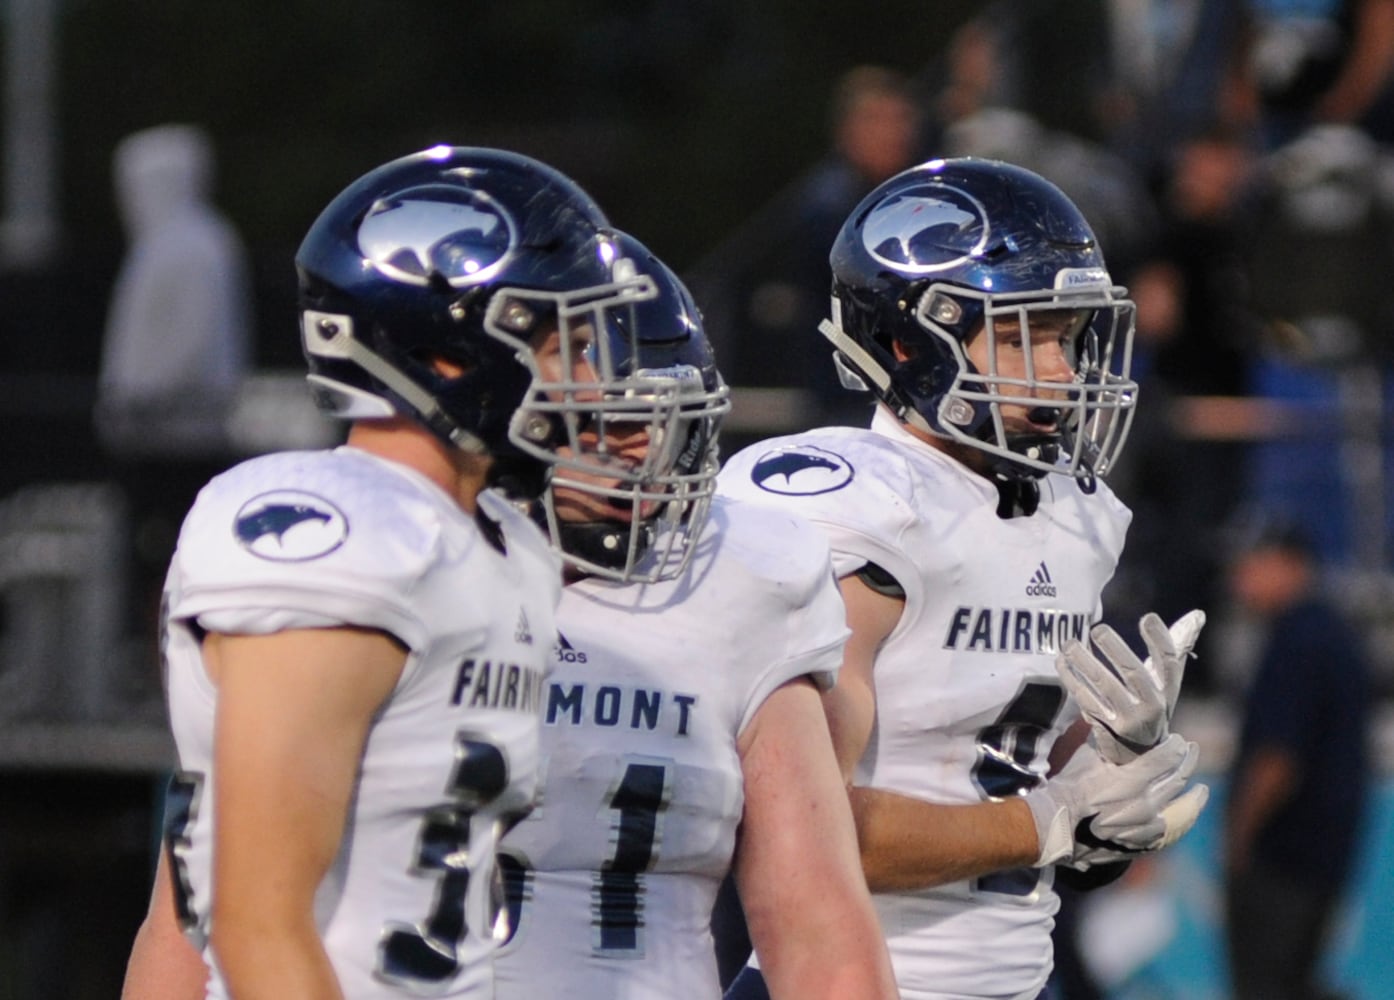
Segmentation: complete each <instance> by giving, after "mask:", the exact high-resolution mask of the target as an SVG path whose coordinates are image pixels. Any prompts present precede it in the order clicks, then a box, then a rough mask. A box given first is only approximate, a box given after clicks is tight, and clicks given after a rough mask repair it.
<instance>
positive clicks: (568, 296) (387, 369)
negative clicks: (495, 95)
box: [296, 146, 655, 499]
mask: <svg viewBox="0 0 1394 1000" xmlns="http://www.w3.org/2000/svg"><path fill="white" fill-rule="evenodd" d="M613 263H614V244H613V239H612V236H611V231H610V229H609V224H608V221H607V220H606V218H605V215H604V214H603V213H602V212H601V210H600V208H599V207H598V206H597V205H596V204H595V202H594V201H592V200H591V198H590V197H589V196H588V195H587V194H586V193H585V192H584V191H583V190H582V189H581V188H580V187H579V186H577V185H576V184H575V183H574V182H573V181H571V180H570V179H569V178H567V177H566V176H565V175H563V174H561V173H560V172H558V171H557V170H554V169H553V168H551V167H549V166H547V165H546V164H543V163H540V162H538V161H536V160H533V159H530V158H529V157H526V156H522V155H519V154H516V153H511V152H506V151H502V150H494V149H482V148H471V147H451V146H439V147H435V148H432V149H429V150H425V151H423V152H420V153H416V154H413V155H411V156H406V157H403V158H401V159H398V160H394V161H392V162H390V163H387V164H385V165H383V166H381V167H378V168H377V169H375V170H373V171H370V172H369V173H368V174H366V175H364V176H363V177H361V178H360V179H359V180H357V181H355V182H354V183H353V184H351V185H349V186H348V187H347V188H346V189H345V190H344V191H343V192H342V193H341V194H339V195H338V197H336V198H335V199H334V200H333V201H332V202H330V204H329V205H328V207H326V208H325V209H324V211H323V212H322V213H320V216H319V218H318V219H317V220H316V221H315V223H314V224H313V225H312V226H311V227H310V230H309V232H308V233H307V235H306V236H305V239H304V241H303V242H302V243H301V245H300V249H299V251H298V252H297V254H296V268H297V271H298V274H299V291H300V295H299V298H300V314H301V338H302V346H303V348H304V352H305V357H306V360H307V362H308V365H309V381H310V383H311V386H312V388H313V391H314V393H315V397H316V401H317V403H318V404H319V405H320V408H321V409H323V410H325V411H326V412H328V413H330V414H332V415H334V416H337V417H342V418H346V419H362V418H374V417H387V416H392V415H393V414H403V415H406V416H409V417H412V418H414V419H416V420H418V421H420V422H421V423H422V424H424V425H425V426H426V427H428V428H430V429H431V430H432V431H433V432H434V433H435V434H436V435H437V436H439V437H440V438H442V439H443V440H445V441H447V442H449V443H450V444H452V445H454V446H456V447H459V448H461V449H463V450H465V451H468V452H472V453H478V454H489V455H492V456H493V457H494V464H493V467H492V468H491V473H490V475H491V479H490V482H491V485H495V486H499V487H501V488H503V489H505V490H506V491H507V492H510V493H512V494H514V495H515V496H517V497H519V498H520V499H530V498H533V497H536V496H537V495H538V494H539V493H540V492H541V490H542V487H543V481H544V478H545V472H546V468H547V467H548V465H549V464H550V463H551V461H552V460H553V459H554V457H555V455H554V453H553V452H552V451H550V450H549V449H548V447H545V446H544V444H547V443H550V444H551V445H553V446H555V445H556V444H558V443H559V442H560V440H561V437H562V435H561V433H560V428H559V427H554V428H552V429H551V430H550V431H544V430H543V429H541V428H540V427H539V426H538V425H537V424H536V421H535V420H534V421H533V422H532V424H531V425H530V426H529V427H528V429H527V433H526V434H525V435H522V436H523V437H526V439H527V440H529V441H531V442H533V445H532V446H530V447H528V448H526V449H523V448H520V447H518V445H517V444H516V443H515V442H516V441H517V439H518V437H519V434H518V432H517V427H518V426H520V424H519V418H518V412H517V411H518V407H519V405H520V404H521V403H522V402H523V401H524V400H525V399H527V398H531V397H535V396H536V395H537V393H538V392H539V389H538V388H537V386H536V385H535V383H536V382H537V381H538V379H539V378H540V374H539V371H540V370H539V366H538V364H537V360H536V358H535V357H534V355H533V344H534V343H535V337H537V336H538V335H540V334H542V333H545V332H547V331H549V330H551V329H554V328H555V329H556V330H557V331H558V332H559V335H560V337H561V339H562V341H563V342H567V341H569V339H570V337H571V336H572V335H573V333H574V329H573V328H574V327H575V326H576V325H577V324H581V323H592V324H594V326H595V327H596V328H602V327H604V326H605V325H606V324H607V323H609V322H611V321H610V320H608V319H607V318H606V317H605V313H606V310H607V309H609V308H610V307H611V306H612V305H615V304H616V303H620V304H624V305H627V304H628V303H629V302H630V301H631V300H632V299H635V298H642V297H645V296H652V295H653V294H654V292H655V290H654V288H653V285H652V282H651V281H649V280H647V279H644V278H643V277H642V276H638V275H636V276H634V277H632V278H629V279H625V280H619V281H617V279H616V277H615V274H614V272H613ZM582 350H583V348H580V347H571V346H567V347H566V348H565V351H566V352H572V353H576V354H579V353H580V352H581V351H582ZM442 362H443V363H442Z"/></svg>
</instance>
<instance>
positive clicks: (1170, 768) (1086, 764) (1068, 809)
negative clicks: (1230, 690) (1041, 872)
mask: <svg viewBox="0 0 1394 1000" xmlns="http://www.w3.org/2000/svg"><path fill="white" fill-rule="evenodd" d="M1199 760H1200V751H1199V748H1198V747H1197V746H1196V745H1195V744H1194V743H1191V742H1188V741H1187V740H1185V739H1183V738H1182V737H1181V736H1180V735H1178V734H1172V735H1171V736H1169V737H1167V738H1166V739H1165V740H1163V741H1162V742H1161V744H1159V745H1158V746H1156V747H1154V748H1152V749H1151V750H1149V751H1148V752H1146V753H1144V754H1141V755H1139V756H1137V757H1135V758H1134V759H1133V760H1132V761H1130V762H1128V763H1126V764H1115V763H1113V762H1111V761H1109V760H1106V759H1105V758H1104V757H1103V755H1102V753H1100V751H1099V748H1098V747H1097V746H1096V745H1095V744H1094V742H1093V741H1092V740H1091V741H1090V742H1088V743H1085V744H1084V745H1083V746H1081V747H1080V748H1079V749H1078V750H1076V751H1075V754H1074V756H1072V757H1071V758H1070V760H1069V762H1068V763H1067V764H1066V765H1065V766H1064V768H1062V769H1061V771H1060V773H1059V774H1057V775H1055V776H1054V777H1052V778H1051V779H1050V780H1049V781H1046V782H1044V783H1043V784H1041V785H1038V786H1037V787H1036V788H1034V789H1032V790H1031V791H1030V792H1028V793H1027V794H1026V804H1027V805H1028V806H1029V807H1030V809H1031V818H1032V819H1033V820H1034V821H1035V824H1036V836H1037V840H1038V843H1039V844H1040V855H1039V857H1038V858H1037V859H1036V865H1037V866H1038V867H1039V866H1041V865H1048V864H1055V863H1057V862H1063V863H1065V864H1070V865H1073V866H1075V867H1079V868H1087V867H1088V866H1090V865H1093V864H1099V863H1101V862H1106V861H1120V860H1126V859H1128V858H1132V857H1136V856H1137V855H1139V854H1143V853H1147V852H1149V851H1158V850H1161V849H1162V848H1163V847H1167V846H1169V845H1170V844H1173V843H1175V842H1176V841H1177V840H1178V839H1180V837H1181V836H1183V835H1184V834H1185V833H1186V831H1188V830H1189V829H1190V828H1191V827H1192V826H1194V825H1195V822H1196V820H1197V819H1198V818H1199V816H1200V811H1201V810H1202V809H1203V808H1205V803H1206V801H1207V800H1208V799H1209V797H1210V789H1209V788H1208V787H1207V786H1205V785H1202V784H1190V778H1191V775H1192V774H1194V773H1195V769H1196V765H1197V763H1199Z"/></svg>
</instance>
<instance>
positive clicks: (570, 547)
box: [557, 521, 654, 570]
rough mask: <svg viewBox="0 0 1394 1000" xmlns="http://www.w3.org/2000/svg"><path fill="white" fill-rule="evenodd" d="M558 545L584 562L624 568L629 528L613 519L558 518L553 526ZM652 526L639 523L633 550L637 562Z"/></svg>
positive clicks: (652, 533) (650, 543)
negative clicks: (576, 519)
mask: <svg viewBox="0 0 1394 1000" xmlns="http://www.w3.org/2000/svg"><path fill="white" fill-rule="evenodd" d="M557 534H558V535H559V536H560V538H559V542H560V545H561V549H562V551H563V552H565V553H566V554H568V555H571V556H575V557H576V558H577V559H580V560H582V561H584V562H588V563H591V564H592V565H595V566H604V567H605V568H607V569H614V570H619V569H624V567H625V565H626V564H627V563H628V562H629V537H630V528H629V525H627V524H618V523H616V522H613V521H562V522H560V523H559V524H558V526H557ZM653 535H654V531H653V526H652V525H648V524H646V525H642V526H641V527H640V528H639V537H638V542H637V546H636V550H635V552H634V559H635V561H636V562H637V561H638V559H639V557H640V556H642V555H643V554H644V553H645V552H647V551H648V549H649V546H650V545H652V544H653Z"/></svg>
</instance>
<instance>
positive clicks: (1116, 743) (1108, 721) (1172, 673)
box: [1055, 610, 1205, 764]
mask: <svg viewBox="0 0 1394 1000" xmlns="http://www.w3.org/2000/svg"><path fill="white" fill-rule="evenodd" d="M1204 626H1205V612H1204V611H1200V610H1196V611H1190V612H1187V613H1186V614H1184V615H1182V616H1181V617H1180V618H1178V619H1177V620H1176V621H1175V622H1174V623H1173V624H1172V626H1171V627H1170V628H1168V627H1167V626H1166V625H1164V624H1163V623H1162V620H1161V618H1159V617H1158V616H1157V615H1156V614H1155V613H1153V612H1150V611H1149V612H1148V613H1147V614H1145V615H1143V616H1142V620H1141V621H1140V622H1139V623H1138V631H1139V632H1141V633H1142V641H1143V643H1144V644H1145V645H1146V647H1147V652H1148V657H1147V659H1146V660H1139V659H1138V658H1137V655H1136V654H1135V653H1134V652H1133V651H1132V650H1131V649H1130V648H1129V647H1128V644H1127V643H1126V642H1124V641H1123V640H1122V638H1121V637H1120V636H1119V635H1118V633H1117V632H1115V631H1114V630H1113V629H1112V628H1110V627H1109V626H1107V625H1095V626H1094V627H1093V628H1092V629H1090V631H1089V638H1090V639H1091V640H1092V641H1093V644H1094V647H1095V648H1097V649H1098V651H1099V654H1100V655H1095V654H1094V652H1093V651H1092V650H1091V649H1090V648H1089V646H1088V645H1087V644H1085V643H1083V642H1080V641H1079V640H1078V639H1070V640H1069V641H1067V642H1066V643H1065V645H1064V647H1063V648H1062V649H1061V650H1060V654H1059V656H1057V657H1056V661H1055V668H1056V670H1057V671H1058V672H1059V674H1060V679H1061V681H1062V682H1063V683H1064V685H1065V690H1066V691H1068V692H1069V693H1070V695H1071V696H1072V697H1073V698H1074V699H1075V701H1077V702H1078V703H1079V707H1080V711H1081V712H1083V713H1084V717H1085V718H1086V719H1087V720H1088V721H1089V726H1090V728H1091V729H1092V730H1093V733H1094V738H1095V739H1096V740H1097V741H1098V744H1099V750H1100V751H1101V752H1102V753H1103V755H1104V756H1105V757H1106V758H1108V759H1109V760H1111V761H1113V762H1114V763H1115V764H1126V763H1128V762H1129V761H1131V760H1133V759H1135V758H1136V757H1137V756H1138V755H1139V754H1141V753H1145V752H1146V751H1148V750H1150V749H1151V748H1152V747H1155V746H1157V745H1158V744H1160V743H1161V742H1162V741H1163V740H1165V739H1166V738H1167V735H1168V733H1169V732H1170V731H1171V730H1170V723H1171V715H1172V713H1173V712H1174V711H1175V710H1176V699H1177V696H1178V695H1179V694H1180V693H1181V677H1182V675H1183V674H1184V673H1185V672H1186V660H1187V659H1188V658H1189V657H1190V655H1191V650H1192V649H1194V648H1195V644H1196V640H1197V639H1198V638H1199V637H1200V630H1201V629H1202V628H1203V627H1204ZM1101 657H1102V658H1101Z"/></svg>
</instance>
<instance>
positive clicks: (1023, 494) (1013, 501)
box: [995, 477, 1041, 520]
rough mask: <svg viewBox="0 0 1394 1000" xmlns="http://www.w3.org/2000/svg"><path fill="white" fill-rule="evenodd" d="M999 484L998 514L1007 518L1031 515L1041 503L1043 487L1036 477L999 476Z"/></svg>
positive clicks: (997, 480)
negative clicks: (1009, 477)
mask: <svg viewBox="0 0 1394 1000" xmlns="http://www.w3.org/2000/svg"><path fill="white" fill-rule="evenodd" d="M995 482H996V484H997V516H998V517H1000V518H1002V519H1003V520H1006V519H1007V518H1012V517H1030V516H1031V515H1032V514H1034V513H1036V508H1037V507H1039V506H1040V504H1041V488H1040V486H1039V485H1037V483H1036V480H1034V479H1017V478H1011V479H1004V478H1001V477H999V478H998V479H996V480H995Z"/></svg>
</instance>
